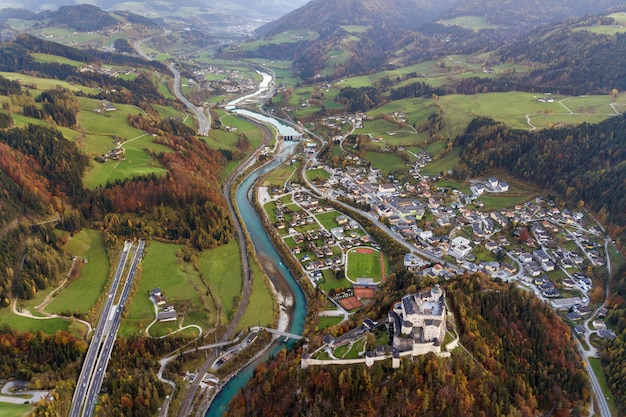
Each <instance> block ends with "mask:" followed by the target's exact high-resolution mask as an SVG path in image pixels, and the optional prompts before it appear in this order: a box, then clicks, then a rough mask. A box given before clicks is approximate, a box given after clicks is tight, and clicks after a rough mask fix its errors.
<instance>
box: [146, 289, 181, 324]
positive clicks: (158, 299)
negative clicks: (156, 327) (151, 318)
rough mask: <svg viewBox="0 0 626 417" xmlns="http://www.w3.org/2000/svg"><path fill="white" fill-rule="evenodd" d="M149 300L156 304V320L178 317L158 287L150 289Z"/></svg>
mask: <svg viewBox="0 0 626 417" xmlns="http://www.w3.org/2000/svg"><path fill="white" fill-rule="evenodd" d="M150 300H152V302H153V303H154V304H155V305H156V306H157V308H158V312H157V317H156V318H157V320H158V321H161V322H166V321H175V320H176V318H177V317H178V315H177V313H176V309H175V308H174V306H173V305H172V304H168V303H167V301H166V300H165V297H164V296H163V293H162V292H161V289H160V288H154V289H152V290H150Z"/></svg>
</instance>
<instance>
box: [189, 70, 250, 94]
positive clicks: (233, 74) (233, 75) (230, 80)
mask: <svg viewBox="0 0 626 417" xmlns="http://www.w3.org/2000/svg"><path fill="white" fill-rule="evenodd" d="M194 75H195V76H196V78H197V79H198V80H206V79H207V78H209V77H210V78H215V76H216V75H217V76H218V77H217V78H219V79H217V80H215V79H214V80H212V81H206V82H205V83H203V84H204V85H203V87H205V88H207V89H208V90H209V91H225V92H226V93H232V94H235V93H242V92H247V91H253V90H255V89H256V88H257V85H256V82H255V81H254V80H253V79H251V78H250V77H248V76H247V75H245V74H243V73H241V72H240V71H237V70H234V69H228V68H217V67H213V66H208V67H206V68H201V69H198V70H196V71H194Z"/></svg>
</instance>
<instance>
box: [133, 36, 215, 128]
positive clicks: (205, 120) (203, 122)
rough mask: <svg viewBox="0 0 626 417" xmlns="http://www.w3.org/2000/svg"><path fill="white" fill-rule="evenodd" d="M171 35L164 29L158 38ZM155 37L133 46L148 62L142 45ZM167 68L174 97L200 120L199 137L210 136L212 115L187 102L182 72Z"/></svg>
mask: <svg viewBox="0 0 626 417" xmlns="http://www.w3.org/2000/svg"><path fill="white" fill-rule="evenodd" d="M170 33H172V32H171V31H170V30H168V29H164V30H163V33H161V34H160V35H158V36H159V37H160V36H168V35H169V34H170ZM154 37H155V36H151V37H149V38H145V39H141V40H138V41H137V42H135V43H134V44H133V47H134V48H135V51H137V53H138V54H139V55H140V56H141V57H142V58H143V59H145V60H148V61H151V60H152V58H150V57H149V56H148V55H147V54H146V53H145V52H143V51H142V50H141V44H142V43H144V42H147V41H149V40H150V39H152V38H154ZM167 67H168V68H169V70H170V71H171V72H172V74H173V75H174V95H175V96H176V98H177V99H179V100H180V101H182V102H183V103H184V104H185V106H187V108H188V109H189V110H191V111H192V112H193V114H194V115H195V116H196V119H198V136H209V131H210V130H211V113H210V112H208V111H207V112H206V113H205V112H204V110H203V109H201V108H200V107H197V106H196V105H195V104H193V103H192V102H191V101H189V100H187V97H185V96H184V95H183V93H182V92H181V90H180V84H181V83H180V71H178V70H177V69H176V67H175V66H174V64H171V63H170V64H168V65H167Z"/></svg>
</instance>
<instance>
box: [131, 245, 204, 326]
mask: <svg viewBox="0 0 626 417" xmlns="http://www.w3.org/2000/svg"><path fill="white" fill-rule="evenodd" d="M180 248H181V246H180V245H175V244H167V243H161V242H157V241H151V242H150V244H149V246H148V247H147V249H146V253H145V256H144V258H143V260H142V262H141V264H140V269H141V271H140V273H139V274H138V275H137V276H136V277H135V284H134V287H135V288H136V291H135V292H134V298H133V300H132V302H131V303H130V306H129V307H128V309H126V312H125V317H124V320H123V322H122V326H121V328H120V334H121V335H123V336H131V335H134V334H138V333H141V332H143V331H144V330H145V329H146V327H147V326H148V325H149V324H150V323H151V322H152V321H153V320H154V319H155V315H154V305H153V304H152V301H151V300H150V298H149V293H150V290H152V289H154V288H157V287H158V288H161V291H162V292H163V296H164V297H165V298H166V300H167V303H168V304H173V305H174V307H175V308H176V311H177V312H179V313H180V314H182V315H183V316H184V319H183V321H182V323H181V325H183V326H186V325H188V324H197V325H199V326H200V327H202V328H203V329H208V328H209V327H211V326H212V325H213V324H214V323H215V317H214V316H210V315H209V314H207V312H206V310H207V308H209V311H211V310H210V309H211V308H213V309H214V306H213V305H212V303H210V302H209V296H208V291H207V288H206V286H205V285H204V283H203V282H202V280H201V279H200V277H199V276H198V274H197V273H195V271H191V272H190V271H189V266H188V265H186V264H184V263H183V262H182V261H181V259H180V258H178V256H177V252H178V250H179V249H180ZM170 324H171V323H170Z"/></svg>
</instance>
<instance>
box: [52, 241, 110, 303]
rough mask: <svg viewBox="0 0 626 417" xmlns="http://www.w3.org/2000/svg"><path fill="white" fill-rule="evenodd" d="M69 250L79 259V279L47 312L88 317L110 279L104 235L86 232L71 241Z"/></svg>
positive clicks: (68, 286)
mask: <svg viewBox="0 0 626 417" xmlns="http://www.w3.org/2000/svg"><path fill="white" fill-rule="evenodd" d="M65 249H66V251H67V253H69V254H71V255H73V256H77V257H78V260H77V262H76V267H77V268H78V270H79V275H78V277H77V278H75V279H73V280H72V281H70V282H69V284H68V285H67V287H65V288H63V289H62V290H60V292H58V293H57V294H56V295H55V297H54V299H53V300H52V302H51V303H50V304H49V305H48V307H47V308H46V311H48V312H50V313H57V314H59V313H62V312H68V311H69V312H80V313H87V312H88V311H89V309H90V308H91V307H93V305H94V304H96V302H97V301H98V297H100V294H102V292H103V291H104V290H105V289H104V286H105V283H106V281H107V278H108V276H109V270H110V263H109V259H108V256H107V252H106V249H105V247H104V238H103V236H102V232H100V231H98V230H92V229H83V230H81V231H80V232H79V233H77V234H76V235H74V236H73V237H72V238H71V239H70V241H69V242H68V243H67V245H66V248H65ZM83 260H87V263H84V262H83ZM115 262H117V259H116V260H115Z"/></svg>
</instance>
